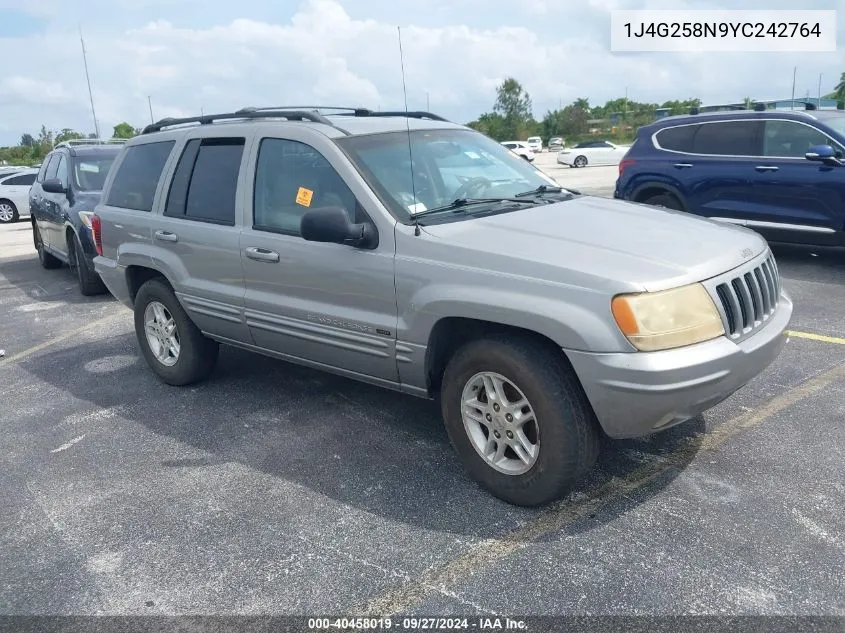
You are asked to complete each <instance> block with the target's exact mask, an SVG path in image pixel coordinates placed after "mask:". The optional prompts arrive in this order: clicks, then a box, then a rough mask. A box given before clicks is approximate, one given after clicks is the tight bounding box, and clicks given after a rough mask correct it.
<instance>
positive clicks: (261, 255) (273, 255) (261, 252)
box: [246, 246, 279, 262]
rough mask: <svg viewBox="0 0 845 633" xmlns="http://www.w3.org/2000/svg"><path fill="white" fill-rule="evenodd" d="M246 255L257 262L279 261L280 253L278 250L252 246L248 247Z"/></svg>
mask: <svg viewBox="0 0 845 633" xmlns="http://www.w3.org/2000/svg"><path fill="white" fill-rule="evenodd" d="M246 256H247V257H249V258H250V259H254V260H255V261H257V262H277V261H279V254H278V253H277V252H276V251H268V250H267V249H266V248H258V247H256V246H250V247H249V248H247V249H246Z"/></svg>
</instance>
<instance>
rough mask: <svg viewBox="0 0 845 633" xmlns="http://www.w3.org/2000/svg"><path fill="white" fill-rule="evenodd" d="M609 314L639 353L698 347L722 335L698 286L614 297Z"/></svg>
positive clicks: (710, 304) (708, 299)
mask: <svg viewBox="0 0 845 633" xmlns="http://www.w3.org/2000/svg"><path fill="white" fill-rule="evenodd" d="M611 310H612V312H613V318H614V319H616V324H617V325H618V326H619V329H620V330H622V333H623V334H624V335H625V336H626V337H627V338H628V340H629V341H630V342H631V344H632V345H633V346H634V347H636V348H637V349H638V350H640V351H643V352H652V351H656V350H663V349H671V348H673V347H682V346H684V345H692V344H694V343H701V342H702V341H708V340H710V339H714V338H716V337H718V336H722V335H723V334H724V333H725V328H724V327H723V326H722V319H721V318H720V317H719V312H718V310H717V309H716V304H715V303H713V299H712V298H711V297H710V294H709V293H708V292H707V290H706V289H705V288H704V286H702V285H701V284H698V283H696V284H691V285H689V286H682V287H680V288H673V289H672V290H664V291H661V292H645V293H640V294H629V295H618V296H616V297H614V298H613V301H612V302H611Z"/></svg>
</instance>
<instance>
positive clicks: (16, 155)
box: [0, 121, 141, 165]
mask: <svg viewBox="0 0 845 633" xmlns="http://www.w3.org/2000/svg"><path fill="white" fill-rule="evenodd" d="M140 133H141V130H140V129H139V128H134V127H132V126H131V125H130V124H129V123H126V122H125V121H124V122H123V123H118V124H117V125H115V126H114V128H113V133H112V138H122V139H128V138H132V137H133V136H135V135H137V134H140ZM95 138H97V135H96V134H95V133H93V132H91V133H82V132H77V131H76V130H72V129H70V128H63V129H61V130H51V129H48V128H47V126H46V125H42V126H41V131H40V132H39V133H38V135H37V136H33V135H32V134H29V133H24V134H22V135H21V140H20V142H19V143H18V144H17V145H13V146H11V147H0V164H2V163H3V162H4V161H5V162H7V163H9V164H10V165H37V164H39V163H40V162H41V161H42V160H43V159H44V157H45V156H46V155H47V154H49V153H50V151H51V150H52V149H53V147H55V146H56V144H57V143H62V142H63V141H74V140H78V139H95Z"/></svg>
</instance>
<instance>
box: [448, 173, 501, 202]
mask: <svg viewBox="0 0 845 633" xmlns="http://www.w3.org/2000/svg"><path fill="white" fill-rule="evenodd" d="M492 184H493V183H492V182H491V181H489V180H487V179H486V178H484V177H483V176H476V177H474V178H470V179H469V180H467V181H466V182H465V183H463V184H462V185H461V186H460V187H458V188H457V189H456V190H455V193H453V194H452V199H453V200H457V199H458V198H471V197H472V196H470V195H469V194H470V193H471V192H472V191H475V190H476V189H482V188H483V189H488V188H489V187H490V186H491V185H492Z"/></svg>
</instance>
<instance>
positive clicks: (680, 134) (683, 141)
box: [657, 125, 699, 152]
mask: <svg viewBox="0 0 845 633" xmlns="http://www.w3.org/2000/svg"><path fill="white" fill-rule="evenodd" d="M698 127H699V126H698V125H681V126H678V127H668V128H665V129H663V130H660V131H659V132H657V144H658V145H660V147H661V148H663V149H668V150H671V151H673V152H692V140H693V137H694V136H695V131H696V129H698Z"/></svg>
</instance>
